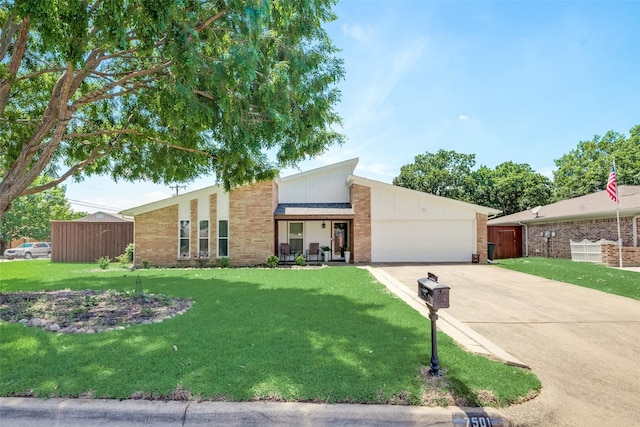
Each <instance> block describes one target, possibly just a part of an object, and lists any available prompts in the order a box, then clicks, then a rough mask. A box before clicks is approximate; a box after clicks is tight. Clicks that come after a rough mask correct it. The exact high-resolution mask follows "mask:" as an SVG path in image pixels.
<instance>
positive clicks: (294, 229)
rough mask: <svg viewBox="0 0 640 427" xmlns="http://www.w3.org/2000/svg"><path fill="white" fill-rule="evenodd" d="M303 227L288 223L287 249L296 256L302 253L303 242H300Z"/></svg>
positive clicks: (296, 223)
mask: <svg viewBox="0 0 640 427" xmlns="http://www.w3.org/2000/svg"><path fill="white" fill-rule="evenodd" d="M302 232H303V227H302V223H301V222H290V223H289V248H290V249H291V252H294V253H295V254H296V255H298V254H301V253H303V252H304V251H303V247H304V246H303V240H302Z"/></svg>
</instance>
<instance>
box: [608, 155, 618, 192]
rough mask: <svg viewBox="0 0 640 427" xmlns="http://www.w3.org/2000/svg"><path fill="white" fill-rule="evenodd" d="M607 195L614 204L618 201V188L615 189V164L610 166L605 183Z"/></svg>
mask: <svg viewBox="0 0 640 427" xmlns="http://www.w3.org/2000/svg"><path fill="white" fill-rule="evenodd" d="M607 194H608V195H609V197H610V198H611V200H613V201H614V202H617V201H618V188H617V187H616V162H613V165H612V166H611V172H609V180H608V181H607Z"/></svg>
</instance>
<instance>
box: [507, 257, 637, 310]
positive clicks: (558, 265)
mask: <svg viewBox="0 0 640 427" xmlns="http://www.w3.org/2000/svg"><path fill="white" fill-rule="evenodd" d="M498 266H500V267H502V268H508V269H509V270H515V271H520V272H522V273H527V274H532V275H534V276H540V277H544V278H546V279H551V280H557V281H559V282H565V283H571V284H572V285H578V286H583V287H585V288H591V289H597V290H599V291H603V292H609V293H611V294H616V295H621V296H623V297H628V298H633V299H637V300H640V273H637V272H635V271H628V270H620V269H616V268H611V267H607V266H604V265H601V264H591V263H588V262H574V261H571V260H570V259H559V258H536V257H530V258H512V259H501V260H500V261H499V263H498Z"/></svg>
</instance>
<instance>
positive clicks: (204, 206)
mask: <svg viewBox="0 0 640 427" xmlns="http://www.w3.org/2000/svg"><path fill="white" fill-rule="evenodd" d="M210 212H211V210H210V209H209V196H200V197H198V221H204V220H208V219H209V213H210Z"/></svg>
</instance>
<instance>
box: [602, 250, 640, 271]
mask: <svg viewBox="0 0 640 427" xmlns="http://www.w3.org/2000/svg"><path fill="white" fill-rule="evenodd" d="M620 252H622V266H623V267H640V248H634V247H624V246H623V247H622V251H618V247H617V246H616V245H609V244H607V245H602V263H603V264H604V265H608V266H612V267H617V266H619V265H620V258H619V257H620Z"/></svg>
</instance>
